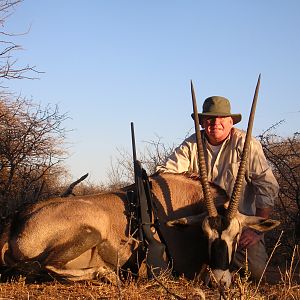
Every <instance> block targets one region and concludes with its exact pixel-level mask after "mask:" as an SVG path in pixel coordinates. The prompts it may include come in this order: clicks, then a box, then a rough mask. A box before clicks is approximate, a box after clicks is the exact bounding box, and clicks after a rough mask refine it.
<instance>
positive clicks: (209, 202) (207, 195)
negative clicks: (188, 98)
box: [191, 80, 218, 217]
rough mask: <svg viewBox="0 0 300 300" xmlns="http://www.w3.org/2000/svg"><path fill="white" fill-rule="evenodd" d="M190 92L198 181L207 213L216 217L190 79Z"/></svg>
mask: <svg viewBox="0 0 300 300" xmlns="http://www.w3.org/2000/svg"><path fill="white" fill-rule="evenodd" d="M191 92H192V100H193V110H194V123H195V132H196V142H197V148H198V151H197V152H198V167H199V175H200V182H201V185H202V189H203V194H204V200H205V204H206V207H207V210H208V215H209V216H210V217H216V216H217V215H218V212H217V209H216V206H215V203H214V200H213V198H212V195H211V192H210V187H209V184H208V179H207V171H206V164H205V158H204V151H203V145H202V139H201V133H200V126H199V116H198V110H197V103H196V96H195V92H194V86H193V82H192V80H191Z"/></svg>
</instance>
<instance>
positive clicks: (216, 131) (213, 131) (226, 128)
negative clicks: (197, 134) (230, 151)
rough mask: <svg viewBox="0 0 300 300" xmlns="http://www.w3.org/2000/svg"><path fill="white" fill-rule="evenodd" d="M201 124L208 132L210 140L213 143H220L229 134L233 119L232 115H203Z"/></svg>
mask: <svg viewBox="0 0 300 300" xmlns="http://www.w3.org/2000/svg"><path fill="white" fill-rule="evenodd" d="M201 125H202V127H203V128H204V130H205V132H206V134H207V137H208V141H209V142H210V143H211V144H212V145H219V144H221V143H222V142H223V141H224V140H225V139H226V138H227V136H228V135H229V133H230V130H231V128H232V126H233V120H232V118H231V117H203V120H202V124H201Z"/></svg>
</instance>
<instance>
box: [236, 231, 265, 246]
mask: <svg viewBox="0 0 300 300" xmlns="http://www.w3.org/2000/svg"><path fill="white" fill-rule="evenodd" d="M261 238H262V234H259V233H257V232H256V231H254V230H253V229H251V228H246V229H245V230H244V231H243V232H242V235H241V238H240V241H239V246H238V247H239V248H240V249H246V248H249V247H251V246H253V245H255V244H256V243H257V242H258V241H259V240H260V239H261Z"/></svg>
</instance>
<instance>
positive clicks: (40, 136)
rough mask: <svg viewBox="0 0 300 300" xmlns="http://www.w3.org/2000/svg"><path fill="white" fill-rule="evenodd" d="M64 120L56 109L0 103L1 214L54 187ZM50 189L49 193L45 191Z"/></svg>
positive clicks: (62, 153)
mask: <svg viewBox="0 0 300 300" xmlns="http://www.w3.org/2000/svg"><path fill="white" fill-rule="evenodd" d="M66 118H67V116H66V115H65V114H60V113H59V111H58V109H57V107H55V108H53V109H52V108H51V107H50V106H47V107H46V108H42V107H41V106H39V105H35V104H33V103H32V102H30V101H27V100H25V99H20V98H19V99H16V100H14V101H10V100H8V99H5V100H4V99H3V98H2V99H1V100H0V201H1V203H2V206H1V207H2V214H4V215H5V214H7V213H8V212H10V211H13V210H14V209H15V208H16V207H17V206H18V205H19V204H21V203H24V202H33V201H35V200H37V198H40V197H42V194H41V192H42V190H41V187H42V186H43V191H44V192H45V191H47V189H48V194H49V193H50V192H51V193H52V192H53V188H55V187H57V183H58V180H59V178H60V175H61V174H62V171H63V168H62V166H61V162H62V160H63V159H64V157H65V154H66V151H65V149H63V147H62V145H63V141H64V138H65V134H66V130H65V129H64V128H63V127H62V123H63V121H64V120H65V119H66ZM49 189H50V190H49Z"/></svg>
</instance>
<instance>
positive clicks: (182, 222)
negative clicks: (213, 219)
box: [166, 212, 207, 227]
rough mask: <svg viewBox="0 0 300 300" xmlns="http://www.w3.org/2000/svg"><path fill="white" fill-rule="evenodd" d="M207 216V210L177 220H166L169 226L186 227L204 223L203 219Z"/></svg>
mask: <svg viewBox="0 0 300 300" xmlns="http://www.w3.org/2000/svg"><path fill="white" fill-rule="evenodd" d="M206 216H207V212H203V213H202V214H199V215H194V216H188V217H183V218H179V219H176V220H171V221H168V222H166V225H167V226H168V227H185V226H191V225H201V224H202V223H203V219H204V218H205V217H206Z"/></svg>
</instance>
